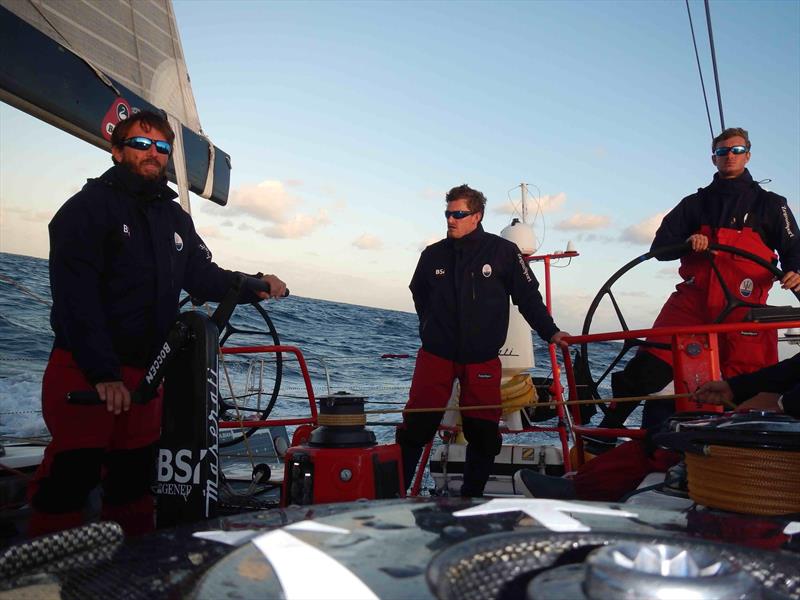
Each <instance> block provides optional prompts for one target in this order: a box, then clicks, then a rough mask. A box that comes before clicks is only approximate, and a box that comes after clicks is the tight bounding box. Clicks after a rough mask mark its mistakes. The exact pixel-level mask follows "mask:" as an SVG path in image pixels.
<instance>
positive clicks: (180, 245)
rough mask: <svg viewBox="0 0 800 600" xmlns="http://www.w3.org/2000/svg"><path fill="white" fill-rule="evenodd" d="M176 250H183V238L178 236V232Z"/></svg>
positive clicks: (176, 234)
mask: <svg viewBox="0 0 800 600" xmlns="http://www.w3.org/2000/svg"><path fill="white" fill-rule="evenodd" d="M175 250H177V251H178V252H180V251H181V250H183V238H181V236H179V235H178V232H177V231H176V232H175Z"/></svg>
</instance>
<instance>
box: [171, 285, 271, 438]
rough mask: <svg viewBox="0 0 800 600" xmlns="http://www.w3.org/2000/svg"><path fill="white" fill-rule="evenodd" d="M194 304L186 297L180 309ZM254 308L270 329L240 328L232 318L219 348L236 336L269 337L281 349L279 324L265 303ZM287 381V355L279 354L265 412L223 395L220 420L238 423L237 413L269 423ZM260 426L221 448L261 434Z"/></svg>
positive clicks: (223, 333)
mask: <svg viewBox="0 0 800 600" xmlns="http://www.w3.org/2000/svg"><path fill="white" fill-rule="evenodd" d="M190 301H192V298H191V297H190V296H186V297H185V298H183V299H182V300H181V301H180V307H181V308H182V307H183V306H185V305H186V304H187V303H189V302H190ZM250 306H251V307H252V308H253V309H255V311H256V312H257V313H258V314H259V315H260V316H261V319H262V320H263V321H264V324H265V326H266V328H265V329H240V328H238V327H236V326H235V325H233V323H231V320H230V319H229V320H228V321H227V323H226V325H225V327H224V329H223V330H222V331H220V334H219V346H220V348H222V347H223V346H224V345H225V342H227V341H228V340H229V339H230V338H231V337H233V336H234V335H237V336H247V335H250V336H262V337H266V344H265V345H270V346H279V345H280V343H281V342H280V338H279V336H278V331H277V329H275V325H274V324H273V322H272V319H270V317H269V313H268V312H267V311H266V309H265V308H264V307H263V306H262V305H261V303H256V302H253V303H252V304H250ZM282 381H283V353H282V352H276V353H275V376H274V380H273V383H272V390H271V391H270V392H269V401H268V402H267V405H266V407H265V408H263V409H254V408H249V407H247V406H237V405H236V398H234V397H233V396H232V395H222V394H220V397H219V403H220V415H219V417H220V421H235V420H237V419H238V418H239V417H238V416H237V412H238V413H241V412H244V413H246V414H245V415H244V418H245V420H252V419H254V418H255V419H258V420H266V419H268V418H269V415H270V414H271V413H272V409H273V408H274V407H275V402H276V401H277V400H278V394H279V393H280V390H281V382H282ZM254 412H256V413H258V414H257V415H253V414H252V413H254ZM258 430H259V428H258V427H251V428H249V429H247V430H246V431H245V432H244V433H243V434H241V435H237V436H234V437H232V438H231V439H229V440H225V441H224V442H223V441H220V442H219V447H220V448H227V447H228V446H233V445H235V444H238V443H239V442H241V441H243V440H244V439H245V438H247V437H250V436H251V435H253V434H254V433H255V432H256V431H258Z"/></svg>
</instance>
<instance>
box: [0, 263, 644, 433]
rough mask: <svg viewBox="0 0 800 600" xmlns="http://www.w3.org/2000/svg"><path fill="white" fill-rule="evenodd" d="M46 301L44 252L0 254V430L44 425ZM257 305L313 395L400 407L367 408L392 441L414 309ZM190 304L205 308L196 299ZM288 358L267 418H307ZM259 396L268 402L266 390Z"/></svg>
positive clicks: (227, 364) (240, 311)
mask: <svg viewBox="0 0 800 600" xmlns="http://www.w3.org/2000/svg"><path fill="white" fill-rule="evenodd" d="M398 293H408V292H407V291H406V290H399V292H398ZM50 304H51V300H50V288H49V279H48V269H47V260H44V259H39V258H33V257H29V256H20V255H15V254H7V253H0V436H2V437H3V438H6V439H8V438H15V437H36V436H40V435H45V434H46V433H47V430H46V428H45V426H44V422H43V420H42V418H41V410H40V391H41V378H42V373H43V372H44V367H45V365H46V363H47V358H48V355H49V352H50V349H51V346H52V342H53V334H52V330H51V329H50V323H49V318H50ZM261 306H263V307H264V308H265V309H266V310H267V312H268V315H269V317H270V319H271V320H272V322H273V323H274V326H275V329H276V330H277V332H278V337H279V341H280V343H281V344H286V345H291V346H296V347H297V348H299V349H300V350H301V351H302V354H303V357H304V359H305V360H306V362H307V365H308V369H309V372H310V376H311V383H312V386H313V391H314V393H315V394H316V395H317V396H319V395H322V394H326V393H333V392H338V391H345V392H348V393H351V394H358V395H362V396H364V397H366V398H367V405H366V408H367V410H375V411H394V412H383V413H381V414H374V415H373V414H370V415H368V421H369V422H370V423H371V424H377V423H386V424H387V426H386V427H376V428H375V429H376V434H377V436H378V439H379V440H381V441H388V440H390V439H391V438H392V437H393V429H392V427H391V426H390V425H391V424H393V423H398V422H400V421H401V416H400V414H399V411H400V409H402V406H403V404H404V403H405V401H406V399H407V398H408V390H409V387H410V383H411V376H412V374H413V369H414V357H415V355H416V351H417V349H418V347H419V337H418V332H417V325H418V321H417V316H416V315H415V314H413V313H406V312H400V311H395V310H386V309H380V308H370V307H365V306H356V305H353V304H344V303H339V302H329V301H325V300H315V299H311V298H302V297H298V296H290V297H288V298H283V299H280V300H272V301H269V302H263V303H261ZM211 308H213V307H211ZM186 309H195V310H206V309H205V308H203V307H200V308H196V307H192V306H191V305H188V306H187V307H184V310H186ZM209 310H210V309H209ZM232 323H233V324H234V325H235V326H236V327H237V328H238V329H244V330H250V331H256V332H258V331H264V330H265V329H266V326H265V324H264V321H263V319H262V317H261V316H260V315H259V314H258V313H257V312H256V311H255V310H254V309H253V308H252V307H250V306H246V307H240V308H237V310H236V312H235V313H234V316H233V318H232ZM534 338H535V340H534V350H535V356H536V363H537V366H536V368H535V369H534V375H535V376H540V377H548V376H550V375H551V368H550V358H549V354H548V352H547V347H546V345H545V344H544V343H543V342H541V340H539V339H538V338H536V336H535V334H534ZM272 343H274V340H273V339H272V338H271V337H269V336H267V335H263V334H258V333H255V334H251V335H242V334H238V335H234V336H232V337H231V339H230V340H228V341H227V342H226V345H227V346H231V345H234V346H236V345H239V346H242V345H246V346H251V345H264V344H272ZM618 349H619V345H618V344H614V343H610V344H598V345H596V346H595V347H593V349H592V353H591V354H590V357H591V362H592V365H593V368H592V370H593V371H595V372H596V371H598V370H599V371H601V372H602V369H603V368H604V365H607V364H608V363H609V362H610V360H612V358H613V357H614V356H615V355H616V353H617V351H618ZM283 358H284V365H283V372H282V375H283V381H282V383H281V386H280V394H281V396H280V398H279V399H278V401H277V402H276V405H275V408H274V410H273V411H272V413H271V416H272V417H278V416H284V417H289V416H307V415H308V410H309V409H308V400H307V395H306V390H305V385H304V381H303V378H302V376H301V372H300V369H299V365H298V362H297V361H296V360H295V359H294V358H293V356H291V355H286V354H284V355H283ZM274 377H275V359H274V356H272V355H270V356H267V357H265V360H264V366H263V369H262V368H261V367H260V366H257V367H256V368H255V369H254V367H253V362H252V360H251V358H245V357H243V356H235V357H233V356H230V355H229V356H226V357H225V359H224V361H223V363H222V366H221V370H220V381H221V389H222V390H223V396H224V395H226V394H225V393H224V390H225V387H226V384H227V382H228V380H230V381H231V382H232V383H233V388H234V389H233V391H232V392H230V390H229V394H230V393H233V394H234V395H238V396H243V397H253V396H254V394H253V392H252V390H253V389H254V387H253V385H254V380H259V379H260V378H263V382H264V387H265V388H266V389H267V390H268V391H269V390H271V389H272V386H273V383H274ZM564 383H566V382H564ZM601 389H603V388H602V387H601ZM605 395H606V394H604V396H605ZM261 402H262V404H261V406H262V407H263V406H264V404H265V401H264V399H263V398H262V400H261ZM247 416H254V415H253V413H248V415H247ZM634 419H635V417H634ZM543 424H548V423H543ZM549 424H552V423H549ZM540 437H541V435H540Z"/></svg>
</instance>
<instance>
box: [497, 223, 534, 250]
mask: <svg viewBox="0 0 800 600" xmlns="http://www.w3.org/2000/svg"><path fill="white" fill-rule="evenodd" d="M500 235H501V236H502V237H503V238H505V239H507V240H510V241H512V242H514V243H515V244H516V245H517V247H518V248H519V251H520V252H522V254H526V255H527V254H533V253H534V252H536V247H537V245H538V243H537V240H536V234H535V233H534V231H533V227H531V226H530V225H528V224H527V223H523V222H521V221H520V220H519V219H512V221H511V224H510V225H507V226H506V227H504V228H503V230H502V231H501V232H500Z"/></svg>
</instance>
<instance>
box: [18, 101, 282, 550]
mask: <svg viewBox="0 0 800 600" xmlns="http://www.w3.org/2000/svg"><path fill="white" fill-rule="evenodd" d="M174 139H175V134H174V133H173V131H172V128H171V127H170V125H169V122H168V121H167V120H166V119H164V118H163V117H162V116H161V115H159V114H155V113H152V112H144V111H143V112H139V113H136V114H134V115H133V116H131V117H130V118H128V119H126V120H124V121H122V122H120V123H119V124H117V126H116V128H115V129H114V131H113V133H112V136H111V154H112V157H113V161H114V166H113V167H112V168H111V169H109V170H108V171H106V172H105V173H103V174H102V175H101V176H100V177H98V178H97V179H90V180H89V181H88V183H87V184H86V185H85V186H84V187H83V189H82V190H81V191H80V192H78V193H77V194H75V195H74V196H73V197H72V198H70V199H69V200H67V202H66V203H65V204H64V205H63V206H62V207H61V209H59V211H58V212H57V213H56V215H55V217H53V220H52V221H51V222H50V226H49V229H50V287H51V290H52V296H53V308H52V313H51V318H50V320H51V324H52V327H53V331H54V333H55V340H54V343H53V350H52V352H51V354H50V360H49V362H48V364H47V368H46V370H45V374H44V378H43V381H42V413H43V416H44V419H45V423H46V424H47V427H48V429H49V430H50V433H51V435H52V440H51V442H50V444H49V445H48V447H47V449H46V450H45V454H44V458H43V460H42V463H41V465H40V467H39V469H38V470H37V472H36V474H35V475H34V477H33V479H32V482H31V485H30V489H29V496H30V499H31V506H32V514H31V518H30V521H29V531H28V533H29V535H31V536H36V535H41V534H44V533H49V532H52V531H57V530H61V529H67V528H69V527H75V526H78V525H80V524H81V523H82V521H83V509H84V508H85V505H86V502H87V498H88V496H89V493H90V492H91V491H92V489H93V488H94V487H95V486H97V485H98V484H99V483H102V486H103V505H102V514H101V518H103V519H110V520H114V521H117V522H119V523H120V525H122V528H123V530H124V531H125V532H126V534H129V535H131V534H137V533H144V532H147V531H149V530H151V529H152V528H153V526H154V511H153V498H152V495H151V493H150V484H151V479H152V476H153V474H154V472H155V453H154V452H155V442H156V441H157V440H158V438H159V436H160V426H161V397H160V396H159V397H157V398H155V399H153V400H151V401H150V402H148V403H147V404H132V403H131V395H130V390H133V389H135V388H136V386H137V385H138V384H139V382H140V380H141V379H142V377H143V376H144V368H145V367H146V366H147V364H148V361H149V359H150V358H151V357H152V356H155V354H156V350H157V349H158V348H160V347H161V345H162V344H163V343H164V339H165V337H166V334H167V332H168V331H169V329H170V327H171V326H172V324H173V322H174V321H175V319H176V318H177V316H178V298H179V294H180V292H181V290H182V289H183V290H186V291H187V292H189V293H190V294H191V295H192V296H193V297H196V298H200V299H203V300H211V301H220V300H222V299H223V297H224V296H225V294H226V292H227V291H228V290H229V289H230V287H231V285H232V283H233V281H234V278H235V277H236V275H237V274H236V273H234V272H233V271H227V270H225V269H222V268H220V267H218V266H217V265H216V264H215V263H214V262H212V261H211V252H210V251H209V250H208V248H207V247H206V246H205V244H204V243H203V241H202V240H201V239H200V236H199V235H198V234H197V232H196V231H195V228H194V224H193V223H192V218H191V217H190V216H189V215H188V214H187V213H186V212H184V211H183V209H181V207H180V205H179V204H178V203H176V202H174V199H175V198H176V197H177V194H176V193H175V192H174V191H173V190H172V189H171V188H170V187H169V186H168V185H167V180H166V177H165V173H166V169H167V163H168V161H169V157H170V153H171V151H172V143H173V141H174ZM263 279H264V281H266V282H267V283H269V284H270V287H271V290H270V293H269V294H268V295H269V296H270V297H279V296H281V295H283V293H284V292H285V291H286V286H285V284H284V283H283V282H282V281H281V280H280V279H279V278H277V277H275V276H274V275H267V276H264V277H263ZM268 295H267V294H265V293H264V292H259V293H258V294H252V293H243V294H242V297H241V298H240V302H254V301H258V300H259V299H260V298H266V297H267V296H268ZM83 390H89V391H91V390H96V391H97V392H98V394H99V396H100V398H101V400H103V402H104V405H102V406H80V405H74V404H68V403H67V401H66V395H67V393H68V392H73V391H83Z"/></svg>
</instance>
